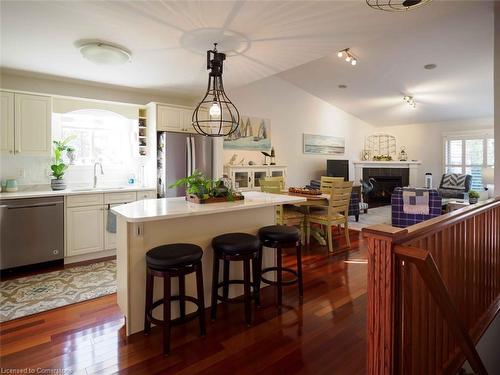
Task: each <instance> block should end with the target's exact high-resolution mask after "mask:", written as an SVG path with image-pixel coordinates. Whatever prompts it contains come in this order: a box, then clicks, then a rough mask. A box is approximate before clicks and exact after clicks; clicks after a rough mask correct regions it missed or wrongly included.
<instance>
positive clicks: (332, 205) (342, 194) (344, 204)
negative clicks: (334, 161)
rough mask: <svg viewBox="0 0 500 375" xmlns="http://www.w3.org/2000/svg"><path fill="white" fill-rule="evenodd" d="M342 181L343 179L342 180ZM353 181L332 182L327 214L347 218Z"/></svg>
mask: <svg viewBox="0 0 500 375" xmlns="http://www.w3.org/2000/svg"><path fill="white" fill-rule="evenodd" d="M342 180H343V179H342ZM352 184H353V181H333V182H332V187H331V190H330V200H329V207H328V214H329V215H330V216H331V215H335V214H342V215H344V216H347V213H348V212H349V202H350V200H351V192H352Z"/></svg>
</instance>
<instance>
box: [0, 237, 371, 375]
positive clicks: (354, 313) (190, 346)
mask: <svg viewBox="0 0 500 375" xmlns="http://www.w3.org/2000/svg"><path fill="white" fill-rule="evenodd" d="M336 239H337V241H336V242H335V245H334V246H335V247H337V248H338V247H339V246H342V244H343V240H342V239H341V238H340V237H336ZM351 242H352V249H353V250H351V251H350V252H349V253H347V254H344V255H337V256H327V255H326V248H325V247H319V246H314V247H311V248H310V249H305V250H304V255H303V272H304V301H303V303H302V304H299V301H298V292H297V289H296V287H295V286H292V287H288V288H285V292H284V296H283V298H284V304H285V305H287V306H286V307H284V308H283V309H282V311H281V312H280V311H279V309H277V307H276V305H275V303H274V302H275V299H274V298H275V295H274V290H273V288H264V289H263V290H262V296H263V297H262V307H260V308H258V309H255V310H254V322H253V324H252V326H251V327H250V328H246V327H245V324H244V322H243V316H244V314H243V306H242V305H239V304H238V305H234V304H232V305H222V306H220V307H219V310H218V318H217V320H216V321H215V322H210V319H208V317H209V314H208V311H207V323H208V326H207V335H206V337H203V338H200V337H198V322H197V321H196V320H195V321H191V322H189V323H188V324H186V325H184V326H178V327H174V329H173V331H172V352H171V354H170V356H169V357H163V356H162V354H161V332H160V331H159V329H158V328H153V332H152V334H151V335H149V336H144V335H142V334H136V335H133V336H131V337H129V338H128V339H127V342H125V340H124V336H123V330H122V326H123V317H122V315H121V313H120V311H119V309H118V306H117V305H116V296H115V295H110V296H106V297H101V298H98V299H95V300H92V301H87V302H82V303H79V304H76V305H70V306H66V307H62V308H59V309H56V310H52V311H48V312H43V313H40V314H37V315H33V316H30V317H26V318H22V319H18V320H15V321H11V322H7V323H3V324H1V325H0V354H1V356H0V361H1V367H2V370H3V373H5V372H4V371H5V369H12V368H14V369H25V368H29V369H37V368H41V369H64V370H65V371H59V372H57V374H86V375H87V374H88V375H90V374H113V373H118V372H119V373H123V374H156V373H162V374H177V375H182V374H186V375H188V374H189V375H191V374H349V375H354V374H364V373H365V372H366V371H365V362H366V245H365V243H364V241H363V240H361V239H360V235H359V232H354V231H352V232H351ZM292 254H293V253H292V252H290V256H286V262H290V265H293V264H294V256H293V255H292ZM35 371H37V370H35ZM35 373H36V372H35ZM45 373H48V372H45ZM53 373H56V372H53Z"/></svg>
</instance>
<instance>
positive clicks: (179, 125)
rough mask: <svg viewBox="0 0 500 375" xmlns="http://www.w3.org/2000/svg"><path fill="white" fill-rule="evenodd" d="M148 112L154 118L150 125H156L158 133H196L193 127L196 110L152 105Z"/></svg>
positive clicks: (150, 120) (166, 105) (157, 104)
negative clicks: (192, 121) (192, 120)
mask: <svg viewBox="0 0 500 375" xmlns="http://www.w3.org/2000/svg"><path fill="white" fill-rule="evenodd" d="M148 107H149V108H153V109H154V110H150V111H148V116H149V114H151V116H152V117H153V118H151V119H149V122H150V123H153V122H155V123H156V130H157V131H169V132H177V133H196V131H195V130H194V128H193V126H192V125H191V118H192V115H193V111H194V108H189V107H181V106H174V105H168V104H159V103H150V104H149V105H148Z"/></svg>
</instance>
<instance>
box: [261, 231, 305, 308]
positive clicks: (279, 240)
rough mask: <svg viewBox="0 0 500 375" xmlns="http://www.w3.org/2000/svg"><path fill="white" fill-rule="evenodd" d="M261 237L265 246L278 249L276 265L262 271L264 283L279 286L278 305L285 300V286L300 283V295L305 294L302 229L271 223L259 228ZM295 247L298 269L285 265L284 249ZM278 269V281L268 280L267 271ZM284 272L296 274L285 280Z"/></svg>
mask: <svg viewBox="0 0 500 375" xmlns="http://www.w3.org/2000/svg"><path fill="white" fill-rule="evenodd" d="M259 238H260V240H261V242H262V244H263V246H265V247H270V248H275V249H276V267H267V268H264V269H263V270H262V272H261V280H262V282H263V283H266V284H269V285H275V286H276V287H277V288H278V306H281V305H282V301H283V286H287V285H293V284H298V287H299V297H300V298H301V299H302V297H303V295H304V287H303V285H302V247H301V243H300V231H299V230H298V229H297V228H295V227H293V226H286V225H269V226H267V227H263V228H260V229H259ZM290 247H295V248H296V251H297V270H293V269H291V268H287V267H283V263H282V249H283V248H290ZM271 271H276V281H271V280H268V279H266V278H265V277H264V274H265V273H267V272H271ZM283 272H288V273H290V274H292V275H294V276H295V278H293V279H291V280H283Z"/></svg>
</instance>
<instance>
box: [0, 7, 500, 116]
mask: <svg viewBox="0 0 500 375" xmlns="http://www.w3.org/2000/svg"><path fill="white" fill-rule="evenodd" d="M0 7H1V15H0V17H1V18H0V22H1V26H0V27H1V28H0V32H1V40H0V41H1V46H0V52H1V55H0V65H1V66H2V67H5V68H11V69H18V70H25V71H31V72H38V73H44V74H51V75H57V76H63V77H70V78H77V79H82V80H89V81H95V82H102V83H110V84H115V85H122V86H128V87H135V88H141V89H151V90H165V91H168V92H172V91H173V90H175V91H178V92H179V93H181V94H188V95H193V96H199V95H201V94H202V91H203V90H204V88H205V86H206V81H207V73H206V70H205V56H204V54H205V50H206V49H208V48H210V47H211V43H212V41H218V42H219V43H220V48H219V49H220V50H222V51H227V50H231V51H230V53H229V54H230V56H229V57H228V60H227V63H226V65H225V67H224V68H225V74H224V83H225V85H226V87H227V88H229V91H230V89H231V88H234V87H240V86H243V85H245V84H248V83H250V82H253V81H255V80H258V79H261V78H265V77H267V76H270V75H274V74H279V76H280V77H281V78H283V79H286V80H288V81H290V82H291V83H293V84H295V85H297V86H299V87H301V88H303V89H304V90H306V91H308V92H310V93H311V94H313V95H316V96H318V97H319V98H321V99H324V100H326V101H328V102H330V103H332V104H334V105H336V106H338V107H340V108H342V109H344V110H346V111H347V112H350V113H352V114H354V115H355V116H358V117H360V118H361V119H363V120H365V121H368V122H370V123H374V124H381V125H384V124H396V123H409V122H427V121H442V120H447V119H452V118H464V117H485V116H490V115H492V113H493V99H492V98H493V7H492V4H491V3H490V2H487V1H479V2H478V1H457V2H454V1H438V0H434V1H433V2H432V3H431V4H430V5H428V6H425V7H422V8H420V9H416V10H414V11H412V12H408V13H406V14H395V13H385V12H380V11H375V10H372V9H370V8H369V7H368V6H367V5H366V4H365V1H364V0H353V1H325V2H307V1H304V2H303V1H293V2H292V1H275V2H263V1H246V2H243V1H223V2H213V1H201V2H191V1H189V2H188V1H177V2H175V1H174V2H168V1H161V2H160V1H148V2H137V1H130V2H126V1H95V2H94V1H92V2H90V1H68V2H63V1H2V2H0ZM86 39H100V40H105V41H109V42H113V43H117V44H120V45H123V46H125V47H126V48H128V49H129V50H131V51H132V55H133V56H132V62H131V63H128V64H126V65H122V66H111V67H110V66H98V65H95V64H93V63H91V62H89V61H87V60H85V59H83V58H82V57H81V55H80V53H79V51H78V49H77V48H76V47H75V42H77V41H79V40H86ZM214 39H217V40H214ZM346 47H351V48H352V51H353V52H354V54H355V55H356V56H357V57H359V64H358V65H357V66H356V67H351V66H350V65H348V64H347V63H345V62H343V61H341V60H340V59H338V58H337V57H336V51H337V50H339V49H342V48H346ZM427 63H436V64H438V68H437V69H435V70H433V71H426V70H424V69H423V65H425V64H427ZM339 84H346V85H348V88H347V89H344V90H340V89H339V88H338V85H339ZM403 94H409V95H413V96H414V97H415V100H416V102H417V109H416V110H415V111H410V109H409V107H407V105H406V104H405V103H403V102H402V96H403ZM229 96H230V92H229Z"/></svg>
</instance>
